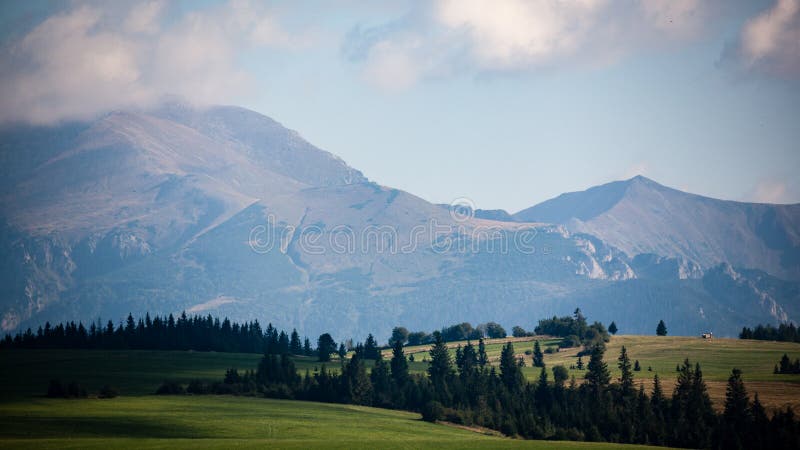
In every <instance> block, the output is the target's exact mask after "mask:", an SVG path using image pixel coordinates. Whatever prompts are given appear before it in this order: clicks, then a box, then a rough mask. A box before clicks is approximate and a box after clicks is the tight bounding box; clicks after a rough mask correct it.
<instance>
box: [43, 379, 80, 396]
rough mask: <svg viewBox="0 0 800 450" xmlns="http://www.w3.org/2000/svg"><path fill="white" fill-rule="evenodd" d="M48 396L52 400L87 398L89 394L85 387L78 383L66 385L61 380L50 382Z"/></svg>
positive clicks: (71, 382)
mask: <svg viewBox="0 0 800 450" xmlns="http://www.w3.org/2000/svg"><path fill="white" fill-rule="evenodd" d="M47 396H48V397H50V398H86V397H88V394H87V393H86V389H84V387H83V386H81V385H80V384H78V382H76V381H70V383H69V384H67V385H65V384H64V383H62V382H61V381H60V380H50V384H49V385H48V386H47Z"/></svg>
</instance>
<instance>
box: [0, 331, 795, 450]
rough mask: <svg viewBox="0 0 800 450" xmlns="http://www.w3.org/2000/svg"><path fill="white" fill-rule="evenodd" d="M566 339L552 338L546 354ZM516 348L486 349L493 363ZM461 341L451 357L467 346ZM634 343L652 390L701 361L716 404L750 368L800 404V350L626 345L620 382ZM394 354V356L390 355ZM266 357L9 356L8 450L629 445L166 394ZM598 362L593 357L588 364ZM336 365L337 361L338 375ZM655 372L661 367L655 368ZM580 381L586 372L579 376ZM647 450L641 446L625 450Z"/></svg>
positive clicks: (4, 372)
mask: <svg viewBox="0 0 800 450" xmlns="http://www.w3.org/2000/svg"><path fill="white" fill-rule="evenodd" d="M514 341H515V342H514V346H515V350H516V353H517V355H519V356H522V357H523V358H524V359H525V363H526V367H525V369H524V371H525V374H526V375H527V376H528V378H529V379H535V378H537V377H538V376H539V370H540V369H538V368H534V367H531V356H530V355H525V354H524V352H525V350H532V348H533V342H532V338H522V339H515V340H514ZM556 342H557V340H553V339H543V340H542V341H540V344H542V347H543V348H546V347H547V346H548V345H554V344H555V343H556ZM504 343H505V340H492V341H488V342H487V346H486V348H487V354H488V355H489V359H490V361H491V362H492V363H496V362H497V360H498V358H499V353H500V349H501V348H502V346H503V345H504ZM464 344H465V343H452V351H453V352H455V348H456V347H457V346H458V345H464ZM623 345H625V346H626V347H627V349H628V353H629V355H630V357H631V360H639V363H640V365H641V367H642V370H641V371H640V372H635V377H636V379H637V380H639V382H641V383H643V384H644V385H645V387H646V388H647V389H649V388H650V383H651V380H652V377H653V375H654V374H656V373H657V374H659V376H660V377H661V378H662V380H663V381H664V384H665V386H670V383H672V382H673V381H674V379H675V375H676V374H675V365H676V364H679V363H681V362H682V361H683V360H684V358H687V357H688V358H689V359H690V360H691V361H692V362H699V363H700V364H701V366H702V369H703V373H704V376H705V378H706V380H707V383H708V386H709V391H710V393H711V396H712V400H714V402H715V406H717V407H721V405H722V398H723V397H724V390H725V382H726V380H727V377H728V374H729V373H730V369H731V368H733V367H738V368H740V369H742V370H743V371H744V376H745V382H746V385H747V387H748V390H749V392H750V394H751V395H752V394H753V393H754V392H758V393H759V396H760V398H761V400H762V401H763V402H764V403H765V405H766V406H767V407H768V408H779V407H783V406H785V405H787V404H791V405H793V406H794V407H795V408H797V407H800V376H792V375H776V374H773V373H772V372H773V367H774V365H775V363H776V362H777V361H778V360H779V359H780V357H781V356H782V355H783V354H784V353H787V354H788V355H789V356H790V357H791V358H792V359H794V358H800V344H792V343H779V342H766V341H744V340H736V339H714V340H703V339H700V338H693V337H655V336H653V337H650V336H615V337H613V338H612V339H611V342H609V344H608V351H607V352H606V361H607V362H608V365H609V367H610V368H611V369H612V370H611V371H612V376H617V375H618V370H617V368H616V358H617V356H618V355H619V350H620V348H621V347H622V346H623ZM578 350H579V349H577V348H575V349H564V350H561V351H559V352H557V353H553V354H546V355H545V363H546V365H547V367H548V370H549V368H550V367H552V366H554V365H557V364H561V365H564V366H565V367H568V368H569V367H571V366H574V365H575V364H576V363H577V352H578ZM406 351H407V352H408V353H410V354H414V355H415V362H414V363H412V364H411V369H412V370H413V371H416V372H423V371H424V370H425V368H426V367H427V363H426V362H423V359H425V358H426V357H427V353H426V352H427V347H426V346H419V347H409V348H408V349H407V350H406ZM385 356H386V357H388V356H389V355H388V353H385ZM259 359H260V355H256V354H237V353H213V352H179V351H174V352H171V351H141V350H129V351H125V350H113V351H105V350H4V351H2V352H0V447H15V448H107V447H121V448H127V447H130V448H133V447H135V448H163V447H174V448H184V447H193V448H220V447H225V448H230V447H237V448H238V447H241V448H249V447H272V448H320V447H325V448H348V449H350V448H459V449H469V448H530V449H605V448H620V446H619V445H603V444H585V443H571V442H570V443H568V442H541V441H522V440H516V439H508V438H504V437H501V436H497V435H493V434H492V433H484V432H483V430H470V429H462V428H457V427H455V426H449V425H444V424H430V423H426V422H423V421H422V420H420V417H419V415H418V414H415V413H409V412H402V411H390V410H383V409H377V408H367V407H357V406H352V405H332V404H320V403H312V402H299V401H285V400H271V399H263V398H253V397H229V396H170V397H163V396H155V395H152V393H153V392H154V391H155V389H156V388H157V387H158V385H159V384H160V383H161V382H162V381H164V380H174V381H178V382H181V383H188V382H189V381H190V380H193V379H199V380H204V381H218V380H221V379H222V377H223V374H224V372H225V370H226V369H228V368H234V367H235V368H238V369H239V370H246V369H254V368H255V367H256V365H257V364H258V361H259ZM586 361H587V359H586V358H585V359H584V362H586ZM295 362H296V364H297V367H298V371H299V372H301V373H304V372H305V371H306V370H308V371H311V372H313V371H315V370H319V368H320V367H321V366H322V364H321V363H319V362H317V361H315V360H314V359H313V358H306V357H299V358H296V359H295ZM339 364H340V362H339V361H337V360H336V359H334V360H333V361H331V362H329V363H327V364H326V367H328V368H330V369H332V370H338V367H339ZM648 369H652V371H651V370H648ZM570 373H571V374H572V375H574V376H575V378H576V381H577V382H580V381H581V379H582V377H583V375H584V372H583V371H580V370H577V369H571V370H570ZM54 378H56V379H61V380H62V381H65V382H68V381H73V380H75V381H78V382H80V383H81V384H82V385H83V386H84V387H86V388H87V390H88V391H89V393H90V398H88V399H81V400H62V399H47V398H44V397H43V394H44V392H45V390H46V389H47V384H48V382H49V380H50V379H54ZM103 385H111V386H114V387H116V388H117V389H118V390H119V392H120V397H117V398H114V399H97V398H94V397H96V396H95V395H94V394H96V392H97V391H98V390H99V389H100V387H102V386H103ZM626 448H642V447H635V446H631V447H626Z"/></svg>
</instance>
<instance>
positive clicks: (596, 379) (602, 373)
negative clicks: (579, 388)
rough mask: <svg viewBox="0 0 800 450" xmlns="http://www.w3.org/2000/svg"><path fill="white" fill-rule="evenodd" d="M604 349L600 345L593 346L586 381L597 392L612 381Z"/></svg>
mask: <svg viewBox="0 0 800 450" xmlns="http://www.w3.org/2000/svg"><path fill="white" fill-rule="evenodd" d="M603 353H604V349H603V347H602V346H600V345H596V346H594V347H592V355H591V357H590V358H589V364H588V365H587V367H586V368H587V372H586V377H585V378H586V382H587V384H588V385H589V387H590V388H592V389H593V390H594V391H595V392H596V393H599V392H601V391H602V390H603V389H604V388H605V387H606V386H608V383H609V382H610V381H611V374H610V373H609V372H608V365H607V364H606V363H605V362H603Z"/></svg>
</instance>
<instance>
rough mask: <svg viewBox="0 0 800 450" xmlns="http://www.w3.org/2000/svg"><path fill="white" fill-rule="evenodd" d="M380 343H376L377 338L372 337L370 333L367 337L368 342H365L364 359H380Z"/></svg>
mask: <svg viewBox="0 0 800 450" xmlns="http://www.w3.org/2000/svg"><path fill="white" fill-rule="evenodd" d="M378 353H380V350H378V343H377V342H376V341H375V337H374V336H372V333H370V334H369V335H368V336H367V340H366V341H364V359H378Z"/></svg>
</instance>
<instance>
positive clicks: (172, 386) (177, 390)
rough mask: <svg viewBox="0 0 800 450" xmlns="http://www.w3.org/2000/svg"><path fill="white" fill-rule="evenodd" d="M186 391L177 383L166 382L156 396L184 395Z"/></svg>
mask: <svg viewBox="0 0 800 450" xmlns="http://www.w3.org/2000/svg"><path fill="white" fill-rule="evenodd" d="M185 393H186V391H185V390H184V389H183V386H181V385H180V384H178V383H176V382H175V381H165V382H163V383H161V386H159V387H158V389H156V395H183V394H185Z"/></svg>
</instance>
